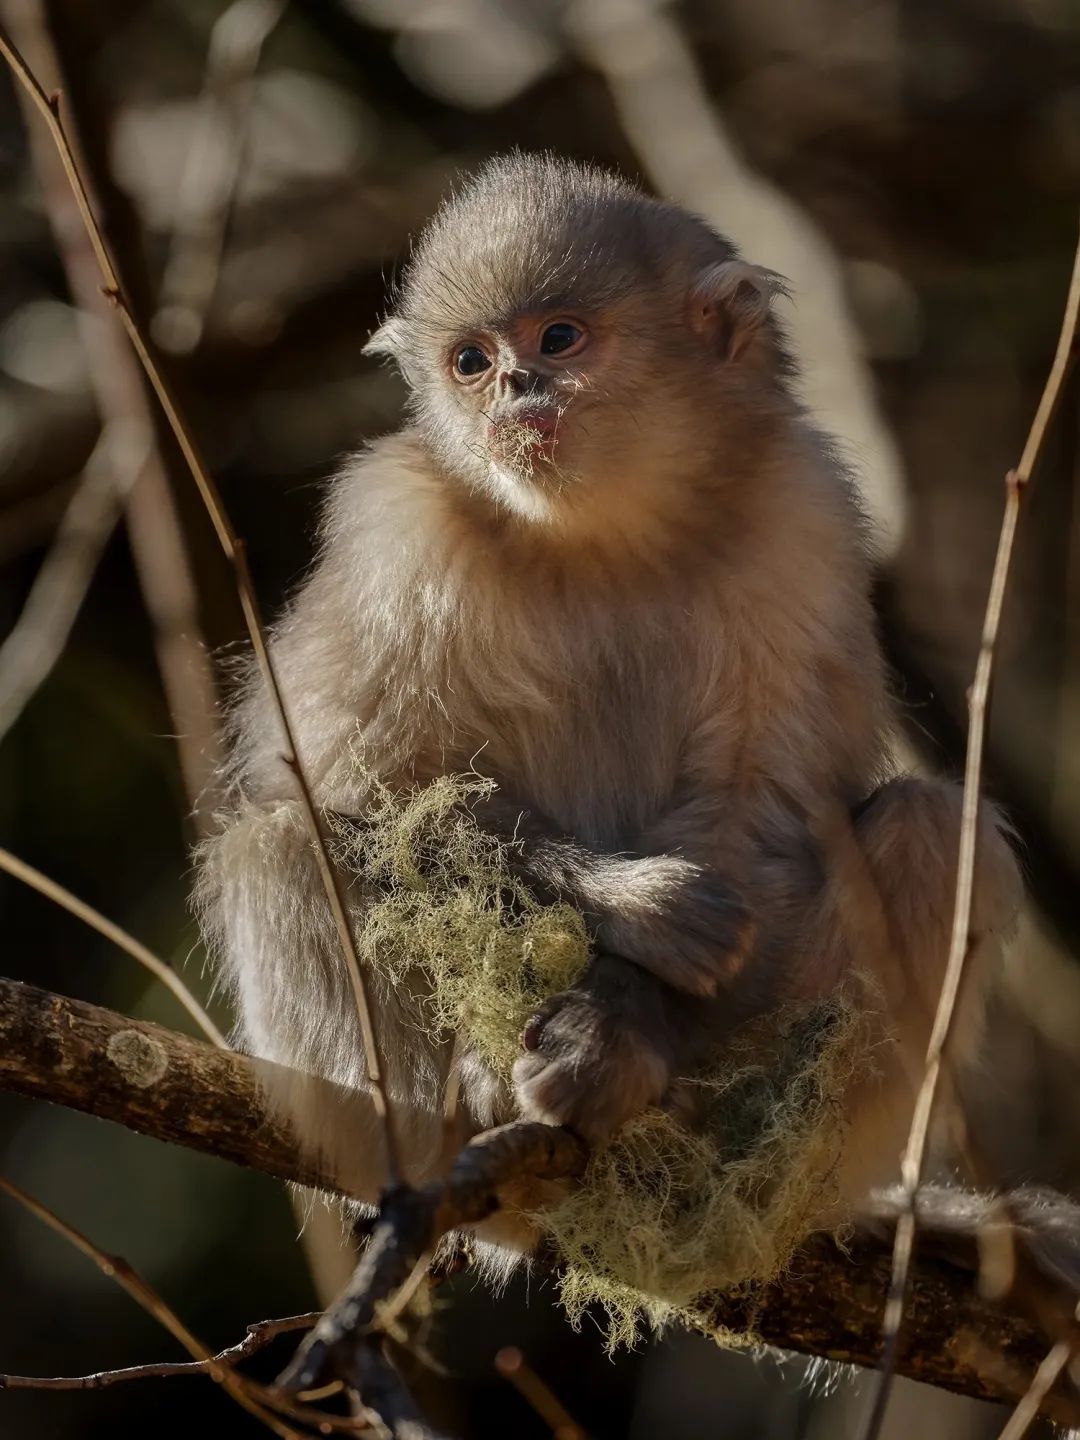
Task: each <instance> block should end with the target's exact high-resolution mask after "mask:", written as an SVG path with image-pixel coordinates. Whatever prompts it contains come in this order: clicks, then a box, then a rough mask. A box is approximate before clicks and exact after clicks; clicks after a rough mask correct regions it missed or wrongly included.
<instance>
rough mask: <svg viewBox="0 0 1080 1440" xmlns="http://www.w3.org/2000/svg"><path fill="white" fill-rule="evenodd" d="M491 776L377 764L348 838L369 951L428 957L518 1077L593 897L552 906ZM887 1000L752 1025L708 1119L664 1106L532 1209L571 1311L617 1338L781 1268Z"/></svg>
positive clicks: (799, 1232)
mask: <svg viewBox="0 0 1080 1440" xmlns="http://www.w3.org/2000/svg"><path fill="white" fill-rule="evenodd" d="M492 788H493V787H492V785H491V784H490V782H488V781H485V780H480V779H476V778H474V777H461V776H456V777H444V778H442V779H438V780H435V781H433V782H432V783H430V784H428V785H426V786H423V787H417V788H415V789H412V790H409V791H407V792H405V793H403V794H394V793H391V792H390V791H389V790H387V789H386V788H385V787H383V786H380V785H379V784H377V783H374V782H370V793H371V796H372V798H371V802H370V805H369V807H368V809H367V811H366V812H365V816H364V819H363V820H362V821H345V820H340V819H339V820H337V821H336V822H335V844H336V846H337V848H338V849H339V850H340V851H341V852H342V853H341V856H340V858H341V859H342V861H343V862H344V863H345V864H347V865H348V867H349V869H351V870H352V871H353V873H355V874H357V875H358V876H359V877H360V879H361V883H365V882H366V883H367V884H368V885H370V899H369V903H368V904H367V905H366V906H365V907H364V911H363V920H362V922H361V924H360V926H359V931H358V935H357V942H358V947H359V952H360V955H361V958H362V959H363V960H364V962H365V963H366V964H368V965H371V966H372V967H373V968H374V969H375V970H377V971H378V972H380V973H381V974H383V975H385V976H386V977H387V978H389V979H390V980H392V981H394V982H395V983H400V982H401V981H402V980H403V979H404V978H405V977H406V976H410V977H412V978H413V979H415V978H416V976H417V975H419V976H421V977H422V980H423V982H424V984H423V986H422V987H421V988H422V990H423V991H424V992H425V993H426V994H427V999H426V1000H425V1001H424V1002H423V1004H424V1011H423V1017H424V1018H423V1021H422V1023H423V1024H424V1026H425V1028H426V1029H427V1030H428V1032H429V1033H430V1034H431V1035H433V1036H438V1037H444V1036H446V1035H447V1034H449V1033H453V1032H458V1031H463V1032H464V1033H465V1035H466V1036H467V1038H468V1040H469V1042H470V1044H471V1045H472V1046H473V1047H474V1048H475V1049H476V1051H477V1052H478V1054H479V1055H481V1056H482V1057H483V1058H484V1059H486V1060H487V1061H488V1062H489V1063H490V1064H491V1065H492V1067H493V1068H494V1069H495V1070H496V1071H497V1072H498V1073H499V1074H500V1075H502V1076H503V1077H508V1076H509V1074H510V1070H511V1068H512V1066H513V1062H514V1060H515V1059H516V1058H517V1056H518V1055H519V1054H520V1053H521V1050H520V1043H521V1042H520V1037H521V1030H522V1027H523V1025H524V1023H525V1021H526V1020H527V1019H528V1017H529V1015H530V1014H531V1013H532V1012H533V1011H534V1010H535V1009H536V1008H537V1006H538V1005H539V1004H540V1003H541V1002H542V1001H543V1000H545V999H547V998H548V997H549V996H550V995H552V994H554V993H556V992H557V991H559V990H562V989H565V988H566V987H567V986H568V985H571V984H573V982H574V981H575V980H576V979H577V978H578V976H579V975H580V974H581V972H582V971H583V969H584V968H585V965H586V963H587V960H588V938H587V935H586V931H585V925H584V921H583V919H582V917H581V915H580V914H579V913H578V912H577V911H576V910H574V909H573V908H572V907H570V906H567V905H550V906H545V905H541V904H540V903H539V902H538V901H537V900H536V899H535V898H534V897H533V896H532V895H531V894H530V892H529V891H528V889H527V888H526V887H525V886H524V885H523V884H522V883H521V881H520V880H519V879H518V878H517V876H516V875H515V874H514V871H513V867H512V865H511V864H510V859H511V847H510V846H509V845H508V844H507V843H506V842H504V841H500V840H498V839H496V838H494V837H492V836H491V835H489V834H486V833H485V832H484V831H483V830H482V829H481V828H480V826H479V825H478V824H477V823H476V820H475V818H474V816H473V814H472V808H471V807H472V806H474V805H477V804H481V803H482V802H483V799H484V797H485V796H486V795H488V794H489V793H490V791H491V789H492ZM414 988H415V987H414ZM874 1008H875V1007H874V1006H873V1004H872V1003H868V997H867V995H866V994H865V993H858V994H855V993H852V994H851V995H843V994H840V995H836V996H834V997H832V998H831V999H830V1000H829V1001H827V1002H822V1003H819V1004H816V1005H814V1006H810V1007H803V1008H801V1009H799V1010H785V1011H783V1012H781V1013H779V1014H776V1015H773V1016H771V1017H768V1018H766V1019H763V1020H760V1021H758V1022H756V1023H755V1024H753V1025H752V1026H747V1027H745V1028H744V1029H743V1030H742V1031H741V1032H739V1033H738V1034H737V1035H736V1036H735V1037H734V1038H733V1039H731V1040H729V1041H728V1042H727V1043H726V1044H725V1047H724V1049H723V1051H722V1052H720V1053H718V1054H717V1055H715V1056H714V1057H713V1059H712V1060H711V1062H710V1063H709V1064H707V1065H706V1066H704V1067H703V1068H702V1070H701V1071H700V1072H699V1073H698V1074H696V1075H694V1076H691V1077H689V1079H688V1080H687V1081H685V1082H684V1083H685V1084H686V1085H687V1086H688V1087H689V1091H690V1096H691V1099H692V1100H693V1102H694V1103H693V1107H692V1108H693V1110H694V1113H695V1122H694V1128H693V1129H689V1128H687V1126H686V1125H685V1124H683V1123H681V1122H680V1119H679V1118H678V1117H677V1115H676V1114H674V1113H669V1112H667V1111H662V1110H659V1109H653V1110H649V1111H647V1112H645V1113H644V1114H642V1115H639V1116H637V1117H636V1118H635V1119H634V1120H632V1121H631V1122H630V1123H629V1124H628V1125H626V1126H625V1127H624V1129H623V1130H622V1131H621V1132H620V1133H619V1134H618V1135H617V1136H616V1137H615V1138H614V1139H613V1140H612V1141H611V1142H610V1143H609V1144H608V1145H606V1146H604V1147H602V1148H599V1149H597V1150H596V1151H594V1153H593V1155H592V1157H591V1159H590V1162H589V1165H588V1168H587V1171H586V1174H585V1177H584V1181H583V1183H582V1185H581V1186H580V1187H579V1188H577V1189H575V1190H574V1191H573V1192H572V1193H571V1194H569V1195H568V1196H567V1197H566V1198H565V1199H564V1200H563V1201H562V1202H561V1203H559V1204H558V1205H557V1206H555V1207H554V1208H552V1209H549V1210H547V1211H545V1212H544V1213H543V1214H540V1215H536V1216H534V1217H532V1218H533V1220H534V1221H535V1223H536V1225H537V1226H538V1227H539V1229H540V1230H541V1231H542V1232H543V1233H544V1234H545V1235H546V1236H547V1238H548V1240H549V1241H550V1243H551V1245H552V1246H553V1248H554V1250H555V1253H556V1254H557V1256H558V1257H559V1258H560V1260H561V1261H562V1262H563V1269H562V1273H561V1278H560V1294H561V1299H562V1303H563V1305H564V1306H565V1308H566V1310H567V1313H568V1314H569V1316H570V1318H571V1320H572V1321H573V1322H575V1323H578V1322H579V1321H580V1319H581V1317H582V1315H583V1314H584V1312H585V1311H586V1309H589V1308H593V1307H599V1310H600V1311H601V1312H602V1313H603V1314H604V1315H605V1316H606V1332H607V1342H608V1345H609V1347H611V1348H613V1349H614V1348H615V1347H617V1346H620V1345H631V1344H633V1343H634V1342H635V1341H636V1340H637V1339H638V1338H639V1336H640V1334H641V1331H642V1329H643V1327H649V1328H655V1329H659V1328H661V1327H662V1326H663V1325H665V1324H667V1323H670V1322H671V1321H673V1320H682V1321H684V1322H686V1323H689V1324H695V1325H699V1326H701V1325H703V1324H704V1323H705V1322H704V1311H703V1308H702V1302H703V1300H704V1298H705V1297H706V1296H708V1295H709V1294H710V1293H712V1292H718V1291H730V1290H732V1289H743V1290H752V1289H753V1288H754V1287H756V1286H760V1285H763V1284H766V1283H768V1282H769V1281H771V1280H774V1279H775V1278H776V1277H777V1276H778V1275H779V1274H781V1273H782V1271H783V1270H784V1268H785V1266H786V1265H787V1264H788V1263H789V1261H790V1259H791V1256H792V1254H793V1252H794V1250H795V1248H796V1247H797V1245H798V1244H799V1242H800V1241H801V1240H803V1239H804V1238H805V1236H806V1234H807V1233H808V1232H809V1230H810V1229H811V1228H812V1227H813V1225H814V1224H815V1222H816V1221H817V1219H818V1217H820V1216H821V1215H822V1214H823V1212H824V1211H825V1210H826V1209H827V1207H828V1205H829V1203H830V1201H831V1199H832V1198H833V1190H834V1175H835V1169H836V1164H837V1161H838V1158H839V1152H840V1147H841V1144H842V1139H843V1135H842V1117H843V1114H844V1112H845V1106H844V1104H843V1098H844V1094H845V1092H846V1090H847V1088H848V1086H849V1085H850V1084H851V1081H852V1078H853V1076H854V1075H862V1074H865V1073H866V1072H867V1070H869V1069H870V1068H871V1067H872V1060H873V1048H874V1045H875V1043H878V1042H877V1038H876V1036H877V1032H876V1030H875V1026H874V1020H873V1010H874ZM726 1338H727V1339H728V1340H729V1341H730V1338H731V1337H726Z"/></svg>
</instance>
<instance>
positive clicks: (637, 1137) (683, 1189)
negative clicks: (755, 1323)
mask: <svg viewBox="0 0 1080 1440" xmlns="http://www.w3.org/2000/svg"><path fill="white" fill-rule="evenodd" d="M872 1044H873V1040H872V1035H871V1031H870V1024H869V1021H868V1019H867V1016H866V1012H865V1010H864V1009H863V1008H862V1007H861V1006H859V1005H856V1004H854V1003H852V1002H851V1001H849V1000H847V999H845V998H843V997H837V998H834V999H833V1000H831V1001H829V1002H828V1003H822V1004H819V1005H816V1006H813V1007H812V1008H810V1009H804V1010H802V1011H801V1012H796V1011H790V1012H785V1013H783V1014H781V1015H778V1016H775V1017H772V1018H771V1019H770V1020H768V1021H762V1022H759V1023H758V1024H756V1025H754V1026H753V1027H750V1028H748V1029H747V1030H745V1031H744V1032H742V1033H741V1034H740V1035H739V1036H738V1037H737V1038H736V1039H735V1040H734V1042H733V1043H731V1044H729V1045H728V1046H727V1047H726V1048H725V1050H724V1052H723V1053H722V1054H718V1055H717V1056H716V1057H715V1058H714V1060H713V1061H712V1062H711V1063H710V1064H709V1065H708V1066H706V1067H704V1069H703V1070H702V1072H701V1073H700V1074H699V1075H697V1076H696V1077H694V1079H693V1082H692V1083H693V1085H694V1087H695V1088H696V1090H697V1091H698V1097H697V1098H698V1105H697V1121H696V1123H695V1128H694V1130H692V1131H691V1130H689V1129H687V1128H686V1127H685V1126H684V1125H683V1124H681V1123H680V1122H679V1120H678V1119H677V1118H676V1117H675V1116H674V1115H672V1114H669V1113H666V1112H664V1111H661V1110H649V1111H647V1112H645V1113H644V1114H643V1115H640V1116H638V1117H637V1118H636V1119H634V1120H632V1121H631V1122H630V1123H629V1124H628V1125H627V1126H625V1127H624V1129H623V1130H622V1131H621V1132H620V1134H619V1135H617V1136H616V1137H615V1138H614V1140H613V1141H612V1142H611V1143H610V1144H608V1145H607V1146H605V1147H604V1148H603V1149H600V1150H597V1151H595V1152H594V1153H593V1155H592V1157H591V1159H590V1162H589V1166H588V1169H587V1170H586V1173H585V1177H584V1182H583V1184H582V1186H581V1188H580V1189H578V1190H575V1191H574V1192H573V1193H572V1194H571V1195H569V1196H568V1197H567V1198H566V1199H565V1200H564V1201H563V1202H562V1203H561V1204H560V1205H559V1206H557V1207H556V1208H555V1209H553V1210H550V1211H547V1212H545V1213H544V1214H543V1215H539V1216H537V1217H535V1218H536V1222H537V1224H538V1225H539V1226H540V1227H541V1228H542V1229H543V1230H544V1232H545V1233H546V1234H547V1235H548V1237H549V1238H550V1240H551V1242H552V1244H553V1246H554V1248H555V1250H556V1252H557V1253H558V1254H559V1256H560V1257H561V1258H562V1259H563V1260H564V1261H565V1262H566V1268H565V1270H564V1271H563V1273H562V1275H561V1278H560V1295H561V1299H562V1303H563V1305H564V1306H565V1308H566V1310H567V1313H568V1314H569V1316H570V1319H571V1321H573V1322H574V1323H578V1322H579V1321H580V1319H581V1317H582V1315H583V1314H584V1312H585V1310H586V1309H587V1308H589V1307H590V1306H598V1307H600V1308H601V1310H602V1311H603V1313H604V1314H605V1316H606V1325H605V1329H606V1338H607V1343H608V1346H609V1348H611V1349H614V1348H616V1347H618V1346H620V1345H632V1344H633V1343H634V1342H635V1341H636V1340H637V1339H638V1338H639V1336H640V1334H641V1330H642V1328H643V1326H648V1327H650V1328H654V1329H659V1328H661V1327H662V1326H663V1325H665V1324H668V1323H670V1322H671V1321H673V1320H681V1321H684V1322H686V1323H688V1324H694V1325H698V1326H702V1325H704V1324H705V1320H704V1314H703V1311H702V1309H701V1302H702V1300H703V1299H704V1297H706V1296H707V1295H708V1294H710V1293H712V1292H720V1291H730V1290H733V1289H746V1290H749V1289H752V1288H754V1287H755V1286H759V1285H764V1284H767V1283H768V1282H769V1281H771V1280H774V1279H776V1277H777V1276H778V1275H780V1274H781V1273H782V1272H783V1270H784V1268H785V1267H786V1265H787V1264H788V1262H789V1261H790V1259H791V1256H792V1254H793V1252H794V1251H795V1249H796V1247H797V1246H798V1244H799V1242H800V1241H801V1240H803V1239H804V1238H805V1237H806V1235H807V1233H808V1232H809V1230H810V1229H811V1228H812V1227H813V1225H814V1223H815V1221H816V1220H817V1219H818V1217H820V1216H821V1215H822V1213H823V1212H824V1210H825V1209H826V1208H827V1206H828V1205H829V1203H830V1201H831V1200H832V1198H833V1189H834V1173H835V1168H836V1164H837V1161H838V1159H839V1153H840V1146H841V1142H842V1115H843V1105H842V1099H843V1095H844V1092H845V1090H846V1089H847V1086H848V1085H849V1084H850V1082H851V1078H852V1074H853V1072H856V1071H858V1072H859V1073H863V1072H864V1071H865V1069H866V1067H867V1065H868V1064H869V1061H870V1055H871V1048H872Z"/></svg>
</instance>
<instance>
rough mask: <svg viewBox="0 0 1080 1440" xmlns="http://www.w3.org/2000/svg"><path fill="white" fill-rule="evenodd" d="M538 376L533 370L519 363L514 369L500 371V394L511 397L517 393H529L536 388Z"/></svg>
mask: <svg viewBox="0 0 1080 1440" xmlns="http://www.w3.org/2000/svg"><path fill="white" fill-rule="evenodd" d="M536 381H537V376H536V375H534V374H533V372H532V371H531V370H526V369H524V367H522V366H520V365H518V366H516V367H515V368H514V369H513V370H500V371H499V381H498V387H499V394H500V395H501V396H503V397H504V398H507V399H509V398H511V397H513V396H516V395H528V394H529V392H530V391H531V390H534V389H535V388H536Z"/></svg>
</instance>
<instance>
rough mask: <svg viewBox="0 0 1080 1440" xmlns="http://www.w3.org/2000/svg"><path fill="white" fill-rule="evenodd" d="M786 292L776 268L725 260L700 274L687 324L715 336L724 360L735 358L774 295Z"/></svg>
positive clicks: (742, 348) (753, 332)
mask: <svg viewBox="0 0 1080 1440" xmlns="http://www.w3.org/2000/svg"><path fill="white" fill-rule="evenodd" d="M787 293H788V288H787V284H786V282H785V280H784V277H783V276H782V275H778V274H777V273H776V271H775V270H766V269H765V267H764V266H763V265H749V264H747V262H746V261H745V260H725V261H723V262H722V263H721V264H719V265H710V266H709V268H708V269H707V270H706V271H704V272H703V273H702V275H701V276H699V278H698V281H697V284H696V285H695V286H694V288H693V290H692V291H691V293H690V324H691V325H692V326H693V328H694V329H695V330H696V331H697V332H698V334H699V335H703V336H706V337H712V338H714V339H715V342H716V345H717V347H718V349H719V350H720V353H721V354H722V355H723V356H724V357H725V359H728V360H737V359H738V358H739V356H740V355H741V354H742V353H743V352H744V351H745V349H746V347H747V346H748V345H749V344H750V342H751V340H753V338H754V336H755V335H756V334H757V332H758V331H759V330H760V328H761V326H762V324H763V323H764V321H765V319H766V317H767V316H768V313H769V306H770V304H771V302H772V300H773V297H774V296H776V295H786V294H787Z"/></svg>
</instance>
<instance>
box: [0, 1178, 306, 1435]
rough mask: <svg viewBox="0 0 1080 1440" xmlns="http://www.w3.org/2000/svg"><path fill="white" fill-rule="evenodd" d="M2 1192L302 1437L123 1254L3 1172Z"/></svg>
mask: <svg viewBox="0 0 1080 1440" xmlns="http://www.w3.org/2000/svg"><path fill="white" fill-rule="evenodd" d="M0 1192H3V1193H4V1194H6V1195H9V1196H10V1197H11V1198H12V1199H13V1200H15V1201H17V1202H18V1203H19V1204H20V1205H22V1206H23V1208H24V1209H26V1210H28V1211H29V1212H30V1213H31V1215H35V1216H36V1217H37V1218H38V1219H39V1220H41V1221H43V1222H44V1223H45V1224H46V1225H48V1226H49V1228H50V1229H51V1230H54V1231H55V1232H56V1233H57V1234H58V1235H60V1236H62V1237H63V1238H64V1239H65V1240H66V1241H67V1242H68V1243H69V1244H71V1245H73V1246H74V1247H75V1248H76V1249H77V1250H79V1251H81V1253H82V1254H83V1255H85V1256H86V1257H87V1258H88V1259H90V1260H92V1261H93V1262H94V1264H95V1265H96V1266H97V1267H98V1269H99V1270H100V1271H101V1272H102V1274H103V1275H106V1276H108V1278H109V1279H110V1280H115V1281H116V1283H117V1284H118V1285H119V1286H121V1288H122V1289H124V1290H126V1291H127V1293H128V1294H129V1295H130V1296H131V1298H132V1299H133V1300H134V1301H135V1302H136V1304H138V1305H139V1306H141V1307H142V1309H143V1310H145V1311H146V1313H147V1314H148V1315H151V1316H152V1317H153V1318H154V1319H155V1320H157V1321H158V1323H159V1324H160V1325H162V1326H164V1328H165V1329H166V1330H168V1332H169V1334H170V1335H172V1336H173V1338H174V1339H176V1340H178V1341H179V1342H180V1344H181V1345H182V1346H183V1347H184V1349H185V1350H186V1351H187V1352H188V1354H189V1355H191V1356H192V1357H193V1358H194V1359H195V1360H198V1361H201V1362H203V1363H204V1364H206V1366H207V1374H208V1375H209V1376H210V1377H211V1379H213V1380H216V1381H217V1382H218V1384H220V1385H221V1386H222V1387H223V1388H224V1389H225V1390H226V1391H228V1393H229V1394H230V1395H231V1396H232V1397H233V1399H234V1400H235V1401H236V1402H237V1404H239V1405H241V1406H242V1407H243V1408H244V1409H245V1410H247V1411H248V1412H249V1413H250V1414H252V1415H254V1416H255V1417H256V1418H257V1419H259V1420H261V1421H262V1422H263V1424H264V1425H268V1426H269V1427H270V1429H271V1430H273V1432H274V1434H275V1435H278V1436H280V1437H281V1440H299V1437H298V1435H297V1432H296V1431H295V1430H293V1429H291V1428H290V1427H289V1426H287V1425H283V1424H282V1423H281V1422H280V1421H278V1420H277V1419H276V1417H275V1416H274V1415H272V1414H271V1413H270V1411H269V1410H267V1409H265V1407H264V1406H263V1405H261V1404H260V1403H259V1402H258V1401H257V1400H254V1399H253V1398H252V1397H251V1395H250V1394H249V1393H248V1389H249V1384H248V1382H245V1381H244V1380H243V1379H242V1377H240V1376H238V1375H234V1374H233V1372H232V1370H231V1369H230V1367H229V1366H228V1365H217V1364H215V1363H214V1356H213V1354H212V1352H211V1351H210V1350H208V1349H207V1347H206V1346H205V1345H204V1344H203V1343H202V1341H201V1340H199V1339H198V1338H197V1337H196V1336H195V1335H193V1334H192V1333H191V1331H190V1330H189V1329H188V1328H187V1326H186V1325H185V1324H184V1322H183V1321H182V1320H181V1319H180V1317H179V1315H177V1314H176V1312H175V1311H174V1310H173V1309H172V1307H171V1306H170V1305H169V1304H168V1303H167V1302H166V1301H165V1300H164V1299H163V1298H162V1297H161V1296H160V1295H159V1294H158V1293H157V1291H156V1290H155V1289H154V1288H153V1286H152V1285H149V1284H147V1282H146V1281H145V1280H144V1279H143V1278H142V1276H141V1275H139V1274H138V1272H137V1271H136V1270H134V1269H133V1268H132V1267H131V1265H129V1264H128V1262H127V1261H126V1260H124V1259H122V1258H121V1257H120V1256H119V1255H108V1254H106V1252H105V1251H104V1250H101V1249H99V1248H98V1246H97V1245H95V1244H94V1242H93V1241H92V1240H90V1239H88V1238H87V1236H86V1235H84V1234H83V1233H82V1231H81V1230H76V1228H75V1227H74V1225H69V1224H68V1222H67V1221H66V1220H62V1219H61V1218H60V1216H59V1215H57V1214H56V1213H55V1211H53V1210H50V1209H49V1208H48V1206H47V1205H43V1204H42V1203H41V1201H40V1200H37V1199H35V1198H34V1196H33V1195H29V1194H27V1192H26V1191H25V1190H23V1189H22V1188H21V1187H20V1186H18V1185H16V1184H15V1182H14V1181H12V1180H9V1179H8V1178H7V1177H6V1176H4V1175H0Z"/></svg>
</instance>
